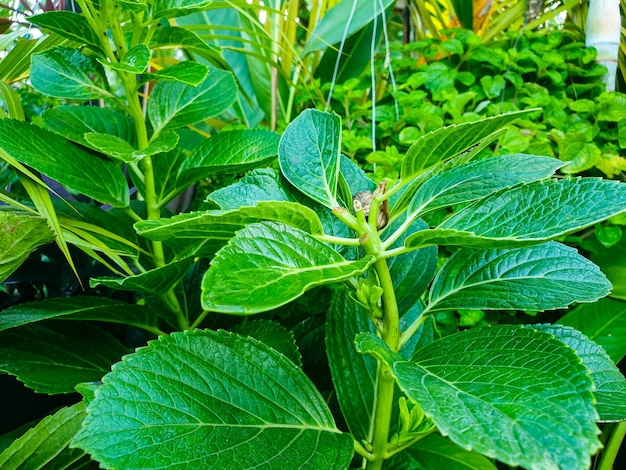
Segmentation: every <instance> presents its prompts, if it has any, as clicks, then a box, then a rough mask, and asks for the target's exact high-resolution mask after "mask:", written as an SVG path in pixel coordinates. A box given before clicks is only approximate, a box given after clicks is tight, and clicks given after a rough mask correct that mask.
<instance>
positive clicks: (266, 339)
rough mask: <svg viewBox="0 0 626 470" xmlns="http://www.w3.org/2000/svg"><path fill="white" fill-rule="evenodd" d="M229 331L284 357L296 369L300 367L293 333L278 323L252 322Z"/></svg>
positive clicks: (300, 357)
mask: <svg viewBox="0 0 626 470" xmlns="http://www.w3.org/2000/svg"><path fill="white" fill-rule="evenodd" d="M230 331H231V332H232V333H237V334H238V335H241V336H249V337H251V338H254V339H256V340H258V341H260V342H262V343H263V344H265V345H266V346H269V347H271V348H273V349H275V350H276V351H278V352H279V353H281V354H283V355H285V356H286V357H288V358H289V359H290V360H291V361H292V362H293V363H294V364H295V365H297V366H298V367H302V356H301V355H300V351H299V350H298V346H297V345H296V340H295V338H294V335H293V331H290V330H288V329H287V328H285V327H284V326H282V325H281V324H280V323H277V322H274V321H269V320H253V321H249V322H245V323H240V324H239V325H237V326H235V327H233V328H232V329H231V330H230Z"/></svg>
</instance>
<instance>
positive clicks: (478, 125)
mask: <svg viewBox="0 0 626 470" xmlns="http://www.w3.org/2000/svg"><path fill="white" fill-rule="evenodd" d="M533 111H535V110H534V109H530V110H524V111H515V112H512V113H506V114H500V115H498V116H493V117H489V118H486V119H482V120H480V121H474V122H466V123H462V124H454V125H452V126H448V127H442V128H440V129H437V130H436V131H433V132H430V133H429V134H426V135H424V136H423V137H422V138H420V139H419V140H418V141H417V142H415V143H414V144H413V145H411V147H409V150H408V151H407V153H406V155H405V157H404V161H403V162H402V171H401V179H402V181H409V180H410V179H411V178H413V177H414V176H415V175H417V174H419V173H421V172H422V171H424V170H427V169H428V168H430V167H431V166H433V165H436V164H437V163H439V162H443V161H445V160H447V159H449V158H451V157H453V156H455V155H457V154H459V153H461V152H464V151H469V150H471V148H472V147H473V146H475V145H476V144H477V143H479V142H480V141H481V140H483V139H485V140H488V141H491V140H492V139H491V137H492V136H493V134H494V133H496V132H497V131H498V130H499V129H500V128H502V127H503V126H505V125H506V124H508V123H509V122H511V121H513V120H515V119H517V118H519V117H521V116H524V115H525V114H528V113H529V112H533Z"/></svg>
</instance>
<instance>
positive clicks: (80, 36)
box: [28, 10, 100, 48]
mask: <svg viewBox="0 0 626 470" xmlns="http://www.w3.org/2000/svg"><path fill="white" fill-rule="evenodd" d="M28 21H29V22H30V23H33V24H36V25H37V26H41V27H42V28H46V29H49V30H50V31H53V32H55V33H57V34H59V35H61V36H63V37H64V38H68V39H73V40H75V41H78V42H80V43H83V44H89V45H91V46H95V47H97V48H100V38H99V37H98V34H97V33H96V32H95V31H94V30H93V29H92V28H91V26H90V25H89V21H87V18H85V17H84V16H83V15H80V14H78V13H74V12H72V11H64V10H59V11H49V12H47V13H43V14H41V15H35V16H31V17H29V18H28Z"/></svg>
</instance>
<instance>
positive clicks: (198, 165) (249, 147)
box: [178, 129, 280, 185]
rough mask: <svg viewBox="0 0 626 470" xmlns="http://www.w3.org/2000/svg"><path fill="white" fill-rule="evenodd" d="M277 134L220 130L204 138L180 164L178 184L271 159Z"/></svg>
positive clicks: (233, 171) (258, 131)
mask: <svg viewBox="0 0 626 470" xmlns="http://www.w3.org/2000/svg"><path fill="white" fill-rule="evenodd" d="M279 139H280V137H279V135H278V134H276V133H275V132H272V131H268V130H261V129H259V130H250V129H246V130H234V131H225V132H220V133H218V134H216V135H214V136H213V137H211V138H210V139H206V140H205V141H204V142H203V143H202V144H200V146H199V147H198V148H197V149H196V150H195V151H194V152H193V153H192V154H191V155H190V156H189V158H187V159H186V160H185V162H184V163H183V164H182V165H181V168H180V171H179V174H178V180H179V181H178V184H180V185H188V184H192V183H195V182H196V181H200V180H201V179H203V178H206V177H207V176H210V175H219V174H223V173H231V174H232V173H239V172H243V171H246V170H249V169H251V168H254V167H257V166H260V165H262V164H264V163H266V162H268V161H269V160H272V159H274V157H276V155H277V153H278V141H279Z"/></svg>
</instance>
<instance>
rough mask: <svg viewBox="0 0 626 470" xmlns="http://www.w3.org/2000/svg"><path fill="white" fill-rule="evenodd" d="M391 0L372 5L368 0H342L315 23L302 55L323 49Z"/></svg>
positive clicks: (346, 35) (374, 15) (355, 30)
mask: <svg viewBox="0 0 626 470" xmlns="http://www.w3.org/2000/svg"><path fill="white" fill-rule="evenodd" d="M392 4H393V0H384V1H381V2H378V3H377V4H376V8H374V7H373V5H372V3H371V2H370V1H369V0H342V1H340V2H339V3H337V4H335V6H334V7H333V8H331V9H330V10H328V11H327V12H326V13H325V14H324V16H323V17H322V19H321V20H320V21H319V22H318V23H317V24H316V25H315V29H313V31H312V32H311V37H310V38H309V40H308V41H307V43H306V45H305V47H304V50H303V51H302V55H303V56H305V55H306V54H309V53H310V52H315V51H319V50H321V49H325V48H327V47H329V46H332V45H333V44H336V43H338V42H340V41H341V40H342V39H344V36H345V37H348V36H351V35H352V34H354V33H355V32H357V31H359V30H360V29H361V28H363V27H364V26H366V25H367V24H368V23H370V22H371V21H372V20H373V19H374V18H375V17H376V16H377V15H379V14H380V11H381V10H382V9H387V8H388V7H389V6H391V5H392Z"/></svg>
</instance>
